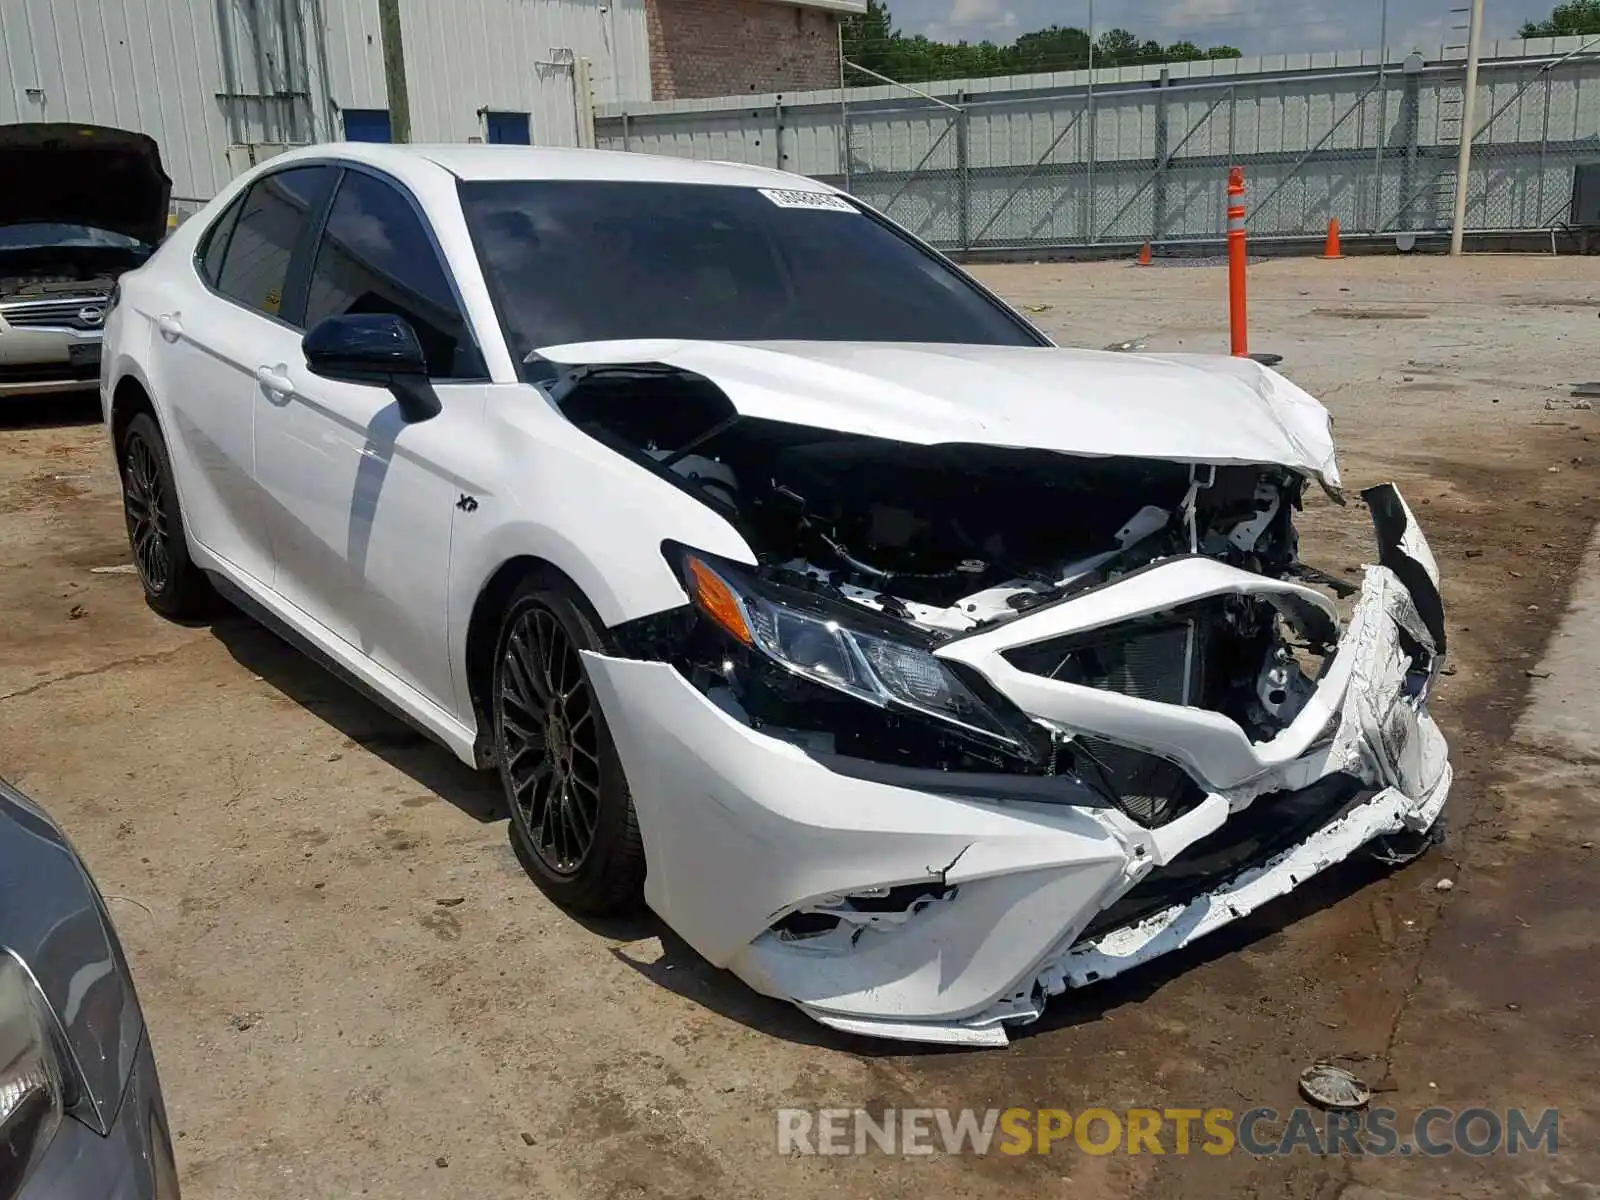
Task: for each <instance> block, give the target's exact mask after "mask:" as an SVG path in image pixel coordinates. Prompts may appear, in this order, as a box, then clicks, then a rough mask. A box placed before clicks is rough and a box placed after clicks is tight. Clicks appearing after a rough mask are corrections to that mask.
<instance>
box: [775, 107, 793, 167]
mask: <svg viewBox="0 0 1600 1200" xmlns="http://www.w3.org/2000/svg"><path fill="white" fill-rule="evenodd" d="M772 153H773V156H774V161H773V165H774V166H775V167H777V168H778V170H780V171H783V170H787V169H788V168H786V167H785V166H784V165H783V160H784V159H786V158H788V157H789V156H788V155H787V154H785V153H784V150H783V97H782V96H781V95H780V96H778V97H777V99H775V100H774V101H773V102H772Z"/></svg>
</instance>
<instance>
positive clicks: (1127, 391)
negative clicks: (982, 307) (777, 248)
mask: <svg viewBox="0 0 1600 1200" xmlns="http://www.w3.org/2000/svg"><path fill="white" fill-rule="evenodd" d="M537 353H538V354H539V355H540V356H541V357H543V358H545V359H547V360H549V361H550V362H553V363H559V364H562V365H566V366H574V367H576V366H601V365H614V366H620V365H632V364H641V365H642V364H656V363H659V364H665V365H667V366H670V367H674V368H677V369H679V370H684V371H691V372H694V373H695V374H697V375H702V376H704V377H705V378H706V379H709V380H710V381H711V382H712V383H714V384H716V385H717V387H719V388H720V389H721V390H722V391H723V392H724V393H725V394H726V395H727V397H728V399H729V401H730V402H731V403H732V404H733V406H734V408H735V409H737V410H738V412H739V413H740V414H742V415H744V416H748V417H757V418H763V419H766V420H771V421H786V422H789V423H791V424H796V425H808V426H813V427H815V428H819V429H834V430H838V431H840V432H844V433H854V434H860V435H863V436H867V437H879V438H888V439H892V440H894V441H900V442H909V443H913V444H917V445H934V444H940V443H958V444H978V445H987V446H1007V447H1023V448H1033V449H1041V450H1055V451H1059V452H1060V453H1063V454H1075V455H1084V456H1088V457H1110V456H1126V457H1130V458H1153V459H1164V460H1168V461H1172V462H1192V463H1215V464H1218V465H1224V464H1254V465H1265V464H1269V463H1271V464H1276V465H1280V466H1285V467H1289V468H1292V469H1294V470H1297V471H1300V472H1302V473H1304V474H1306V475H1310V476H1313V477H1316V478H1318V479H1320V480H1322V482H1323V483H1325V484H1326V485H1327V486H1328V487H1331V488H1337V487H1338V486H1339V467H1338V464H1337V462H1336V461H1335V458H1334V448H1333V436H1332V432H1331V429H1330V422H1329V417H1328V411H1327V409H1325V408H1323V406H1322V404H1321V403H1320V402H1319V401H1317V400H1316V399H1315V398H1314V397H1312V396H1311V395H1309V394H1308V393H1307V392H1305V391H1304V390H1302V389H1301V388H1299V387H1297V386H1295V385H1294V384H1293V383H1291V382H1290V381H1289V380H1287V379H1285V378H1284V377H1283V376H1282V375H1280V374H1278V373H1277V372H1276V371H1272V370H1269V369H1268V368H1266V367H1263V366H1262V365H1261V364H1259V363H1257V362H1255V361H1253V360H1251V359H1242V358H1227V357H1223V356H1219V355H1203V354H1123V353H1116V352H1110V351H1099V350H1072V349H1062V348H1058V347H1033V346H958V345H921V344H917V345H913V344H901V343H882V342H765V343H756V342H697V341H669V340H633V341H609V342H587V343H579V344H572V345H565V346H548V347H544V348H542V349H540V350H539V351H537Z"/></svg>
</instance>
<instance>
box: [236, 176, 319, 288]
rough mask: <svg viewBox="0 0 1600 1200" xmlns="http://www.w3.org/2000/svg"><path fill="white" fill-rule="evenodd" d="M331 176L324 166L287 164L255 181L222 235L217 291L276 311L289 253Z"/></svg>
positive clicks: (302, 231)
mask: <svg viewBox="0 0 1600 1200" xmlns="http://www.w3.org/2000/svg"><path fill="white" fill-rule="evenodd" d="M332 176H333V170H332V168H330V167H291V168H289V169H288V170H286V171H278V172H275V173H274V174H271V175H267V176H265V177H263V178H262V179H259V180H257V181H256V183H255V184H254V185H253V186H252V187H251V188H250V191H249V193H248V194H247V195H246V196H245V198H244V207H243V208H242V209H241V210H240V212H239V220H238V222H237V223H236V224H235V225H234V228H233V236H232V237H231V238H229V239H228V247H227V250H226V251H225V252H224V256H223V260H222V269H221V271H220V273H219V274H218V276H217V283H216V287H217V290H218V291H219V292H221V293H222V294H223V295H224V296H228V297H230V298H231V299H234V300H237V301H238V302H239V303H240V304H243V305H246V306H248V307H250V308H253V309H255V310H257V311H258V312H264V313H269V314H270V315H272V316H278V315H279V311H280V309H281V308H282V306H283V289H284V285H285V284H286V283H287V281H288V278H289V259H290V257H291V256H292V255H293V254H294V250H295V246H296V245H297V244H298V243H299V241H300V239H301V236H302V235H303V234H304V233H305V231H306V226H307V225H308V224H310V222H311V221H312V220H313V219H314V218H315V217H316V216H317V215H318V214H319V213H320V212H321V210H322V203H323V201H324V199H326V197H327V192H328V187H329V185H330V184H331V182H332ZM290 315H292V314H290Z"/></svg>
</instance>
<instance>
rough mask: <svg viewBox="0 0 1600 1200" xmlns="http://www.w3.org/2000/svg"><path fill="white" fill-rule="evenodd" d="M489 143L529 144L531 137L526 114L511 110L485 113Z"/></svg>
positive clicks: (531, 142) (531, 141)
mask: <svg viewBox="0 0 1600 1200" xmlns="http://www.w3.org/2000/svg"><path fill="white" fill-rule="evenodd" d="M484 119H485V121H486V122H487V124H488V133H489V143H490V144H491V145H506V146H531V145H532V144H533V138H532V136H530V132H529V129H528V114H527V113H513V112H492V113H485V114H484Z"/></svg>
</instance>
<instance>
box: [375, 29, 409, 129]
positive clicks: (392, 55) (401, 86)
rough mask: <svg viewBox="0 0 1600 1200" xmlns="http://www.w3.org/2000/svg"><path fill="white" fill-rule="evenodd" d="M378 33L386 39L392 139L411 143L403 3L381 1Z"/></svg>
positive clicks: (385, 83)
mask: <svg viewBox="0 0 1600 1200" xmlns="http://www.w3.org/2000/svg"><path fill="white" fill-rule="evenodd" d="M378 33H379V36H381V37H382V39H383V86H384V90H385V91H387V92H388V94H389V137H390V139H391V140H393V141H396V142H409V141H410V140H411V98H410V96H409V95H408V94H407V92H406V48H405V43H404V42H403V41H402V40H401V38H400V0H378Z"/></svg>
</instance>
